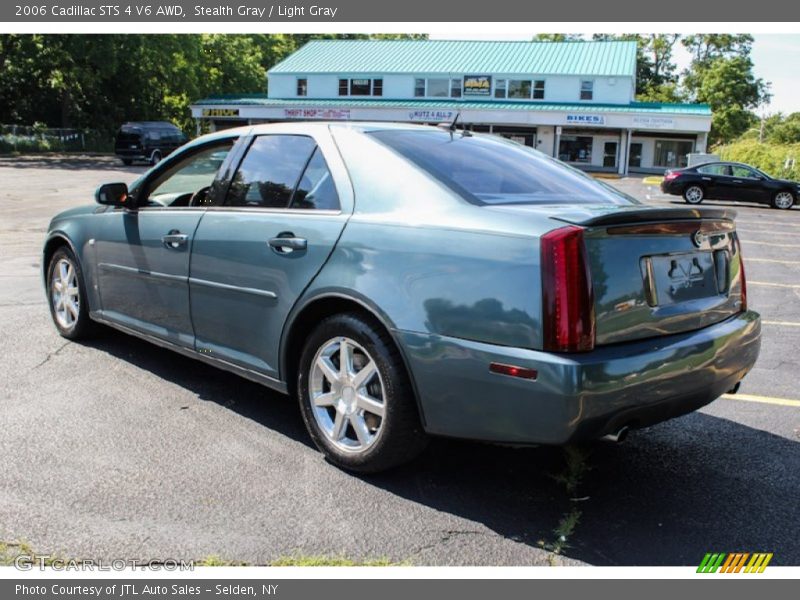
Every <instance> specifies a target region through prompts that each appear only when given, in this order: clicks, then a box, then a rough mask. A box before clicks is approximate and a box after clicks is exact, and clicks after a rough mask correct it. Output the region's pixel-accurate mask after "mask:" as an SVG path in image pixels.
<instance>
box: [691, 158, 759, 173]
mask: <svg viewBox="0 0 800 600" xmlns="http://www.w3.org/2000/svg"><path fill="white" fill-rule="evenodd" d="M713 165H730V166H732V167H747V168H748V169H755V170H756V171H757V170H758V168H757V167H754V166H753V165H748V164H746V163H740V162H733V161H726V160H715V161H713V162H707V163H702V164H699V165H693V166H691V167H689V168H690V169H699V168H700V167H710V166H713Z"/></svg>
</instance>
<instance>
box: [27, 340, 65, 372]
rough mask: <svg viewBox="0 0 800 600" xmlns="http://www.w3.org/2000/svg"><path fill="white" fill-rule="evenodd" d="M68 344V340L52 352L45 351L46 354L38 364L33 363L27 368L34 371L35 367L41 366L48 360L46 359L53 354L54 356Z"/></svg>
mask: <svg viewBox="0 0 800 600" xmlns="http://www.w3.org/2000/svg"><path fill="white" fill-rule="evenodd" d="M69 344H70V342H64V343H63V344H61V346H59V347H58V348H57V349H56V350H54V351H53V352H48V353H47V356H45V358H44V360H43V361H42V362H40V363H39V364H36V365H34V366H33V367H31V368H30V369H29V371H35V370H36V369H38V368H39V367H41V366H42V365H43V364H45V363H46V362H48V361H49V360H50V359H51V358H53V357H54V356H56V355H57V354H58V353H59V352H61V351H62V350H63V349H64V348H66V347H67V346H69Z"/></svg>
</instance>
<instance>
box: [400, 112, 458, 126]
mask: <svg viewBox="0 0 800 600" xmlns="http://www.w3.org/2000/svg"><path fill="white" fill-rule="evenodd" d="M455 116H456V111H454V110H412V111H411V112H410V113H408V119H409V121H425V122H427V123H435V122H449V121H452V120H453V118H454V117H455Z"/></svg>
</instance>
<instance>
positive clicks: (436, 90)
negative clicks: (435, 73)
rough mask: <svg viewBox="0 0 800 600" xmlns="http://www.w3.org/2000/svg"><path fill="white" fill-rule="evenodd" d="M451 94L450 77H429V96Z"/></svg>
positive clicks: (443, 96) (446, 95)
mask: <svg viewBox="0 0 800 600" xmlns="http://www.w3.org/2000/svg"><path fill="white" fill-rule="evenodd" d="M449 95H450V80H449V79H438V78H437V79H433V78H431V79H428V97H429V98H447V97H448V96H449Z"/></svg>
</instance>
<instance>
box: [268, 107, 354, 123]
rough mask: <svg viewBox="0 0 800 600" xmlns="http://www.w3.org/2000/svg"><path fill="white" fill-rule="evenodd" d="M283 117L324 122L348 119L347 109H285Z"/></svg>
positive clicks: (348, 111)
mask: <svg viewBox="0 0 800 600" xmlns="http://www.w3.org/2000/svg"><path fill="white" fill-rule="evenodd" d="M283 116H284V117H285V118H287V119H323V120H325V121H346V120H348V119H349V118H350V109H349V108H286V109H284V111H283Z"/></svg>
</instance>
